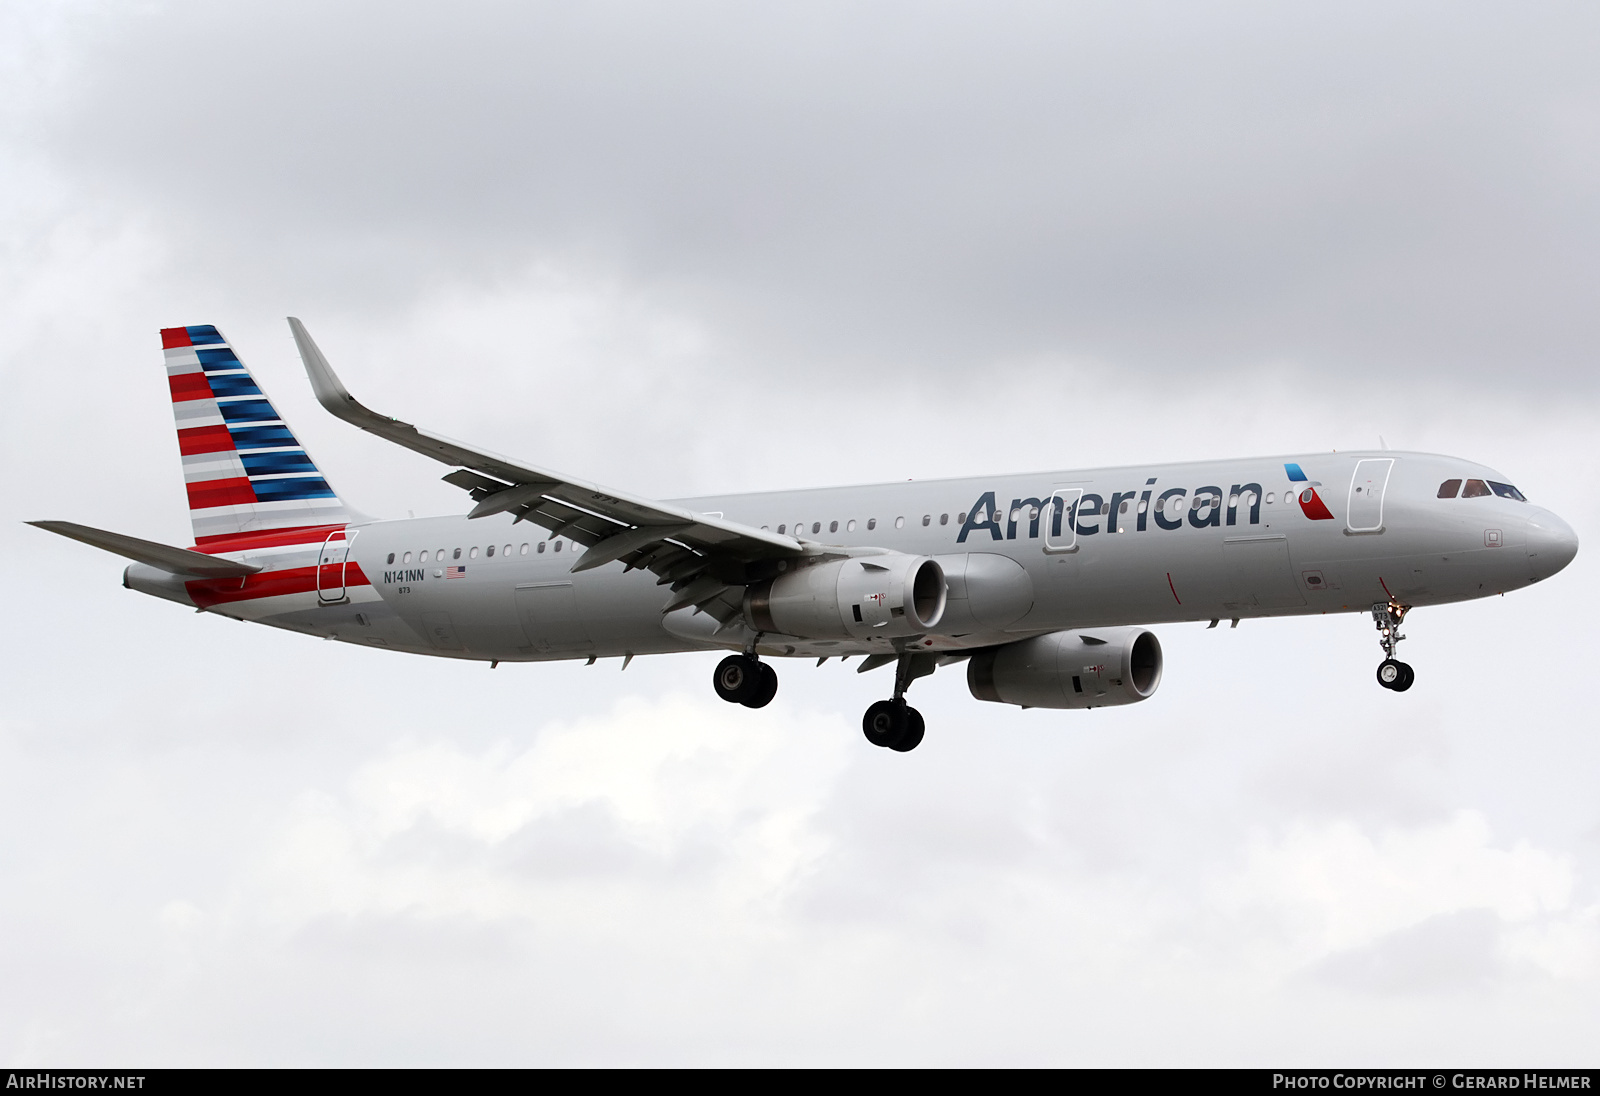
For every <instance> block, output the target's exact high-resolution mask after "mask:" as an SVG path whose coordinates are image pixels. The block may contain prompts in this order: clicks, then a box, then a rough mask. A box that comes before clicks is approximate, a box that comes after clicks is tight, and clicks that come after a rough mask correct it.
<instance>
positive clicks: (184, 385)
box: [167, 373, 212, 403]
mask: <svg viewBox="0 0 1600 1096" xmlns="http://www.w3.org/2000/svg"><path fill="white" fill-rule="evenodd" d="M167 387H168V388H170V389H172V402H173V403H186V402H187V401H189V400H209V399H211V398H212V396H211V383H210V382H209V381H207V380H206V375H205V374H204V373H173V374H170V375H169V376H168V377H167Z"/></svg>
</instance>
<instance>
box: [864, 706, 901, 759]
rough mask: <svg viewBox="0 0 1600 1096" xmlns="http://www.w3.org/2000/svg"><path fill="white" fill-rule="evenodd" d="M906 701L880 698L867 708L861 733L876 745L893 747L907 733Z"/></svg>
mask: <svg viewBox="0 0 1600 1096" xmlns="http://www.w3.org/2000/svg"><path fill="white" fill-rule="evenodd" d="M906 710H907V709H906V702H905V701H903V700H880V701H877V702H876V703H874V704H872V705H871V706H869V707H868V708H867V714H866V715H864V716H862V717H861V733H862V734H864V735H866V736H867V741H868V742H870V743H872V744H873V745H874V746H888V747H891V748H892V747H893V746H894V744H895V743H897V742H899V741H900V738H901V736H902V735H904V734H905V733H906V723H907V719H906Z"/></svg>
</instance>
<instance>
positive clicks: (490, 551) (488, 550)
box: [483, 544, 494, 559]
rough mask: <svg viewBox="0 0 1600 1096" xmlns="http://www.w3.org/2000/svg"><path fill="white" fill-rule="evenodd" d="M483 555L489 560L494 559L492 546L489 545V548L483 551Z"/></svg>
mask: <svg viewBox="0 0 1600 1096" xmlns="http://www.w3.org/2000/svg"><path fill="white" fill-rule="evenodd" d="M483 554H484V555H485V556H487V557H488V558H489V559H493V558H494V545H492V544H491V545H489V547H487V548H485V549H484V550H483Z"/></svg>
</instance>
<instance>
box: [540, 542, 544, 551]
mask: <svg viewBox="0 0 1600 1096" xmlns="http://www.w3.org/2000/svg"><path fill="white" fill-rule="evenodd" d="M539 552H540V554H543V553H544V541H542V540H541V541H540V542H539Z"/></svg>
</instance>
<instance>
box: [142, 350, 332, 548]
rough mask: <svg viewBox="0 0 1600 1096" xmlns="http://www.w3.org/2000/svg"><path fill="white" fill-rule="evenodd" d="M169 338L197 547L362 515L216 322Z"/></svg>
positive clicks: (169, 371) (169, 378)
mask: <svg viewBox="0 0 1600 1096" xmlns="http://www.w3.org/2000/svg"><path fill="white" fill-rule="evenodd" d="M161 345H162V347H163V348H164V350H165V351H166V358H167V383H168V385H169V386H170V387H171V389H172V414H173V417H174V418H175V419H176V420H177V426H178V450H179V452H180V453H182V454H183V478H184V482H185V485H186V486H187V487H188V491H189V516H190V518H191V520H192V521H193V522H194V542H195V544H196V545H197V546H200V547H206V546H211V545H219V546H220V544H221V543H222V542H224V541H226V540H228V539H230V538H233V537H238V536H240V535H241V534H250V533H260V532H266V531H269V530H289V529H308V528H311V527H318V526H341V525H345V524H347V523H348V522H350V521H352V520H357V519H358V517H359V515H357V514H356V513H355V512H354V511H353V510H351V509H349V508H348V507H347V506H345V504H344V503H343V502H342V501H341V500H340V499H339V496H338V495H336V494H335V493H334V490H333V488H332V487H330V486H328V481H327V480H326V479H325V478H324V477H323V475H322V473H321V472H320V471H318V469H317V466H316V464H314V463H313V462H312V460H311V457H310V455H309V454H308V453H306V451H305V448H304V447H303V446H302V445H301V444H300V443H299V442H298V441H296V440H295V436H294V435H293V434H292V433H290V432H289V427H288V425H287V424H286V423H285V422H284V421H283V419H282V418H280V417H279V415H278V412H277V410H276V409H274V408H273V406H272V403H271V402H270V401H269V400H268V399H267V396H266V393H264V392H262V391H261V389H260V388H259V387H258V386H257V385H256V382H255V380H254V379H253V378H252V377H251V376H250V373H249V371H248V370H247V369H245V367H244V362H242V361H240V360H239V358H238V357H237V356H236V355H235V354H234V352H233V350H232V349H231V348H230V347H229V345H228V343H227V341H226V340H225V339H224V338H223V337H222V335H221V333H220V332H218V331H217V329H216V328H215V327H212V326H211V325H210V324H198V325H195V326H192V327H169V328H166V329H164V330H163V331H162V332H161Z"/></svg>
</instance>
